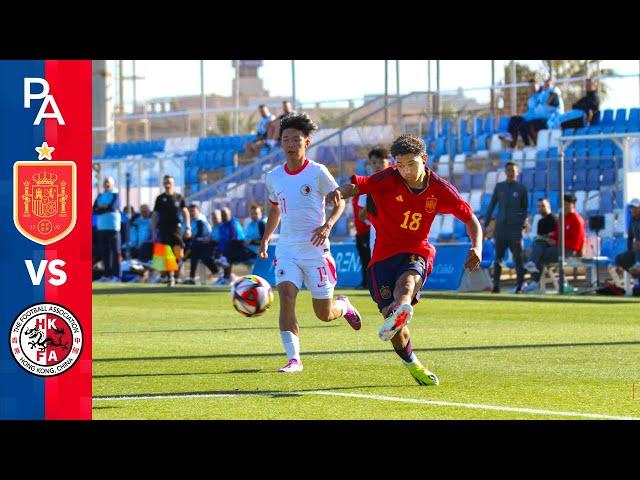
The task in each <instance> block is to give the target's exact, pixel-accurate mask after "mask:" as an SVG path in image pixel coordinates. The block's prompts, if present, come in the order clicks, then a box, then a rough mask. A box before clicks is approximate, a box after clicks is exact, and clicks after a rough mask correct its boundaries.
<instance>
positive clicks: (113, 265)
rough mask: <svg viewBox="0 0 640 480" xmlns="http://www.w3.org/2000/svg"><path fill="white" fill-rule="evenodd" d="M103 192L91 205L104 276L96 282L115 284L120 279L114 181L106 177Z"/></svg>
mask: <svg viewBox="0 0 640 480" xmlns="http://www.w3.org/2000/svg"><path fill="white" fill-rule="evenodd" d="M103 187H104V190H103V192H102V193H101V194H100V195H98V196H97V197H96V200H95V202H94V203H93V213H95V214H96V215H97V233H98V250H99V252H100V258H101V259H102V263H103V265H104V276H103V277H102V278H101V279H99V280H98V281H101V282H117V281H119V279H120V260H121V258H120V245H121V243H120V224H121V216H120V195H119V194H118V192H117V191H116V190H115V180H114V179H113V177H107V178H105V180H104V183H103Z"/></svg>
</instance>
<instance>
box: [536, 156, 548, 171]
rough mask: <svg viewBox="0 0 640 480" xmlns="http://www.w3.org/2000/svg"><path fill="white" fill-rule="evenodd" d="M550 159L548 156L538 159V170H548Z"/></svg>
mask: <svg viewBox="0 0 640 480" xmlns="http://www.w3.org/2000/svg"><path fill="white" fill-rule="evenodd" d="M547 163H548V160H547V159H546V158H543V159H538V160H536V171H537V170H547Z"/></svg>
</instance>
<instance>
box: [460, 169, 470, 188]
mask: <svg viewBox="0 0 640 480" xmlns="http://www.w3.org/2000/svg"><path fill="white" fill-rule="evenodd" d="M458 185H459V188H458V190H459V191H460V192H470V191H471V174H470V173H463V174H462V177H460V182H459V183H458Z"/></svg>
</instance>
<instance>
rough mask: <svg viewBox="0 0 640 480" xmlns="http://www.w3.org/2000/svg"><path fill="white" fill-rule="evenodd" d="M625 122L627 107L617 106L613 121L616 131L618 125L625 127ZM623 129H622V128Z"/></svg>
mask: <svg viewBox="0 0 640 480" xmlns="http://www.w3.org/2000/svg"><path fill="white" fill-rule="evenodd" d="M626 123H627V109H626V108H619V109H618V110H616V118H615V120H614V122H613V124H614V125H615V127H616V131H618V128H619V127H623V128H624V127H625V126H626V125H625V124H626ZM623 131H624V130H623Z"/></svg>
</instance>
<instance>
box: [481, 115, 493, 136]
mask: <svg viewBox="0 0 640 480" xmlns="http://www.w3.org/2000/svg"><path fill="white" fill-rule="evenodd" d="M494 124H495V119H494V118H493V117H491V116H489V117H486V118H485V119H484V130H483V133H486V134H488V135H492V134H493V132H494Z"/></svg>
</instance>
